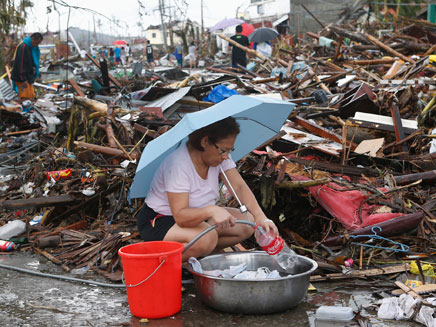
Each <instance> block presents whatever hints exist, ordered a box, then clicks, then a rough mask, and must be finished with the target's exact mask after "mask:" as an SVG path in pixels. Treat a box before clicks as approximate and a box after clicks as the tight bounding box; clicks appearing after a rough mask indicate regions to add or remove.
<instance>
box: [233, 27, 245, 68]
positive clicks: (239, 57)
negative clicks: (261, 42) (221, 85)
mask: <svg viewBox="0 0 436 327" xmlns="http://www.w3.org/2000/svg"><path fill="white" fill-rule="evenodd" d="M241 33H242V25H238V26H236V34H235V35H233V36H232V37H231V38H230V39H232V40H233V41H235V42H238V43H239V44H240V45H243V46H244V47H248V46H249V45H250V42H249V41H248V37H246V36H245V35H242V34H241ZM238 64H240V65H241V66H243V67H246V66H247V56H246V54H245V51H244V50H242V49H240V48H238V47H237V46H235V45H232V67H234V68H238Z"/></svg>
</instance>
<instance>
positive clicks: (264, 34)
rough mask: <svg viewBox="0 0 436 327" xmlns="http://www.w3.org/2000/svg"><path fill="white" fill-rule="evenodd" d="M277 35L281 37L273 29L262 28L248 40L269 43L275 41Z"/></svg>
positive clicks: (255, 31) (254, 32)
mask: <svg viewBox="0 0 436 327" xmlns="http://www.w3.org/2000/svg"><path fill="white" fill-rule="evenodd" d="M277 35H279V33H278V32H277V31H276V30H275V29H273V28H269V27H260V28H258V29H256V30H254V31H253V33H251V34H250V35H249V36H248V40H250V42H255V43H261V42H267V41H271V40H272V39H275V38H276V37H277Z"/></svg>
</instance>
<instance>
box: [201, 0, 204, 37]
mask: <svg viewBox="0 0 436 327" xmlns="http://www.w3.org/2000/svg"><path fill="white" fill-rule="evenodd" d="M203 34H204V21H203V0H201V35H202V36H203Z"/></svg>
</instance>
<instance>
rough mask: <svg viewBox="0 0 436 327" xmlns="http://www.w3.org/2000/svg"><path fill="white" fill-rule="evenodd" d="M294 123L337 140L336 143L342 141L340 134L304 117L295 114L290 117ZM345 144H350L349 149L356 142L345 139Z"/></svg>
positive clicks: (354, 145)
mask: <svg viewBox="0 0 436 327" xmlns="http://www.w3.org/2000/svg"><path fill="white" fill-rule="evenodd" d="M292 120H293V121H294V122H295V123H296V124H298V125H300V126H302V127H304V128H305V129H307V130H308V131H309V132H311V133H314V134H316V135H318V136H321V137H323V138H326V139H329V140H332V141H335V142H338V143H343V141H342V140H343V139H342V137H341V136H339V135H338V134H336V133H334V132H331V131H329V130H328V129H326V128H324V127H321V126H319V125H317V124H314V123H312V122H310V121H309V120H306V119H304V118H301V117H299V116H295V117H294V118H293V119H292ZM346 144H347V146H351V149H352V150H354V149H355V148H356V147H357V144H356V143H354V142H350V141H347V143H346Z"/></svg>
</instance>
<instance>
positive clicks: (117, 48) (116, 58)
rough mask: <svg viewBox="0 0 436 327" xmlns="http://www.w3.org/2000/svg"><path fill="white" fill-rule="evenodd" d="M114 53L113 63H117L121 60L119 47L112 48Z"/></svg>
mask: <svg viewBox="0 0 436 327" xmlns="http://www.w3.org/2000/svg"><path fill="white" fill-rule="evenodd" d="M114 54H115V65H117V66H118V65H119V64H120V62H121V49H120V48H119V47H118V46H117V47H116V48H115V49H114Z"/></svg>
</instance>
